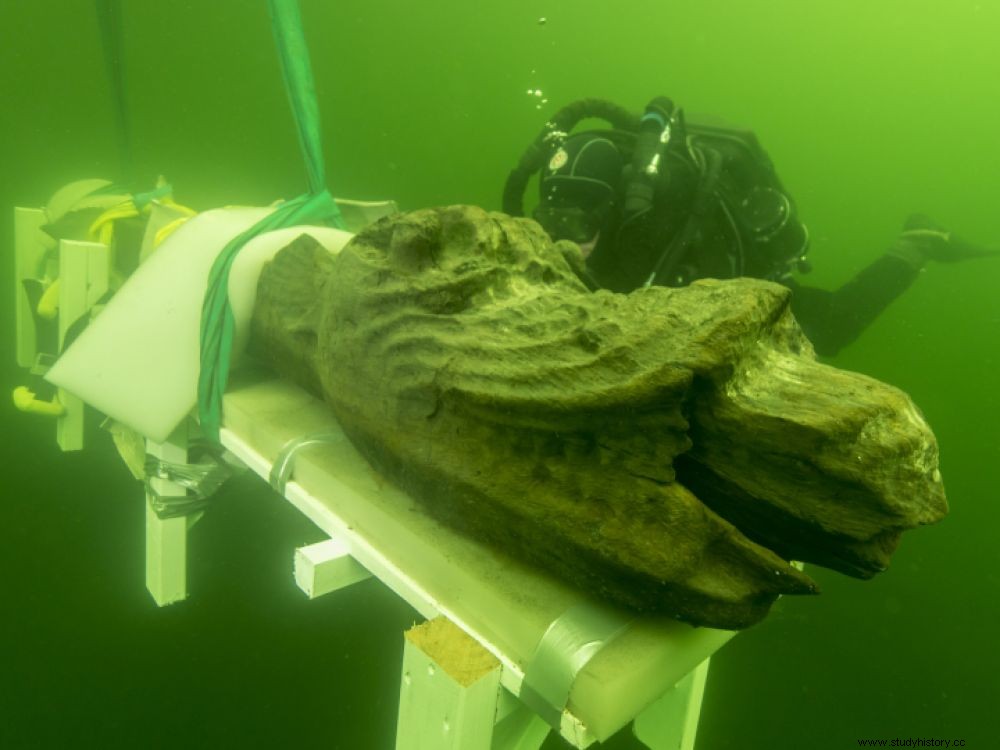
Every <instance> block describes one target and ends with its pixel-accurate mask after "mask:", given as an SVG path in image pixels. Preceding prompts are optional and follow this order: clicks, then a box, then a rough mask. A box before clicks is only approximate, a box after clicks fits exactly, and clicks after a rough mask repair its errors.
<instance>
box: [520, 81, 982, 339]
mask: <svg viewBox="0 0 1000 750" xmlns="http://www.w3.org/2000/svg"><path fill="white" fill-rule="evenodd" d="M587 118H599V119H602V120H605V121H607V122H608V123H610V124H611V126H612V128H611V129H608V130H587V131H583V132H579V133H573V134H571V131H572V130H573V128H574V127H575V126H576V125H577V124H578V123H579V122H580V121H582V120H584V119H587ZM536 172H537V173H540V202H539V205H538V207H537V209H535V211H534V213H533V217H534V219H535V220H536V221H538V223H539V224H541V225H542V227H543V228H544V229H545V231H546V232H547V233H548V234H549V236H551V237H552V239H553V240H570V241H572V242H575V243H577V244H578V245H579V246H580V249H581V251H582V253H583V257H584V258H585V259H586V267H585V268H581V269H579V272H580V274H581V277H582V278H583V280H584V281H585V282H586V283H587V284H588V285H589V286H590V287H591V289H599V288H603V289H609V290H612V291H616V292H630V291H632V290H634V289H638V288H641V287H644V286H650V285H654V284H655V285H662V286H684V285H686V284H689V283H690V282H692V281H694V280H696V279H701V278H716V279H728V278H734V277H738V276H751V277H755V278H760V279H767V280H770V281H775V282H778V283H780V284H783V285H785V286H787V287H789V288H790V289H791V290H792V292H793V294H792V298H791V305H792V312H793V313H794V315H795V317H796V319H797V320H798V322H799V324H800V325H801V326H802V329H803V331H804V332H805V333H806V335H807V336H808V337H809V339H810V340H811V341H812V342H813V345H814V347H815V349H816V351H817V353H819V354H823V355H828V356H829V355H833V354H836V353H837V352H838V351H839V350H840V349H842V348H843V347H844V346H846V345H847V344H849V343H851V342H852V341H854V340H855V339H856V338H857V337H858V336H859V335H860V334H861V332H862V331H863V330H864V329H865V328H866V327H867V326H869V325H870V324H871V323H872V322H873V321H874V320H875V318H876V317H877V316H878V315H879V314H880V313H881V312H882V311H883V310H884V309H885V308H886V307H887V306H888V305H889V304H890V303H891V302H892V301H893V300H894V299H895V298H896V297H898V296H899V295H900V294H901V293H902V292H904V291H905V290H906V289H907V288H908V287H909V286H910V285H911V284H912V283H913V281H914V280H915V279H916V277H917V275H918V274H919V272H920V270H921V269H922V268H923V266H924V265H925V263H927V262H928V261H937V262H944V263H949V262H957V261H960V260H965V259H967V258H974V257H983V256H988V255H997V254H1000V250H995V249H991V248H986V247H982V246H979V245H975V244H972V243H969V242H966V241H965V240H963V239H961V238H959V237H957V236H955V235H954V234H952V233H950V232H948V231H946V230H945V229H944V228H943V227H941V226H940V225H938V224H937V223H936V222H934V221H933V220H932V219H930V218H929V217H927V216H925V215H922V214H914V215H912V216H910V217H909V218H908V219H907V221H906V223H905V224H904V227H903V231H902V232H901V234H900V235H899V236H898V238H897V239H896V241H895V242H894V243H893V244H892V246H891V247H890V248H889V249H888V250H887V251H886V252H885V253H884V254H883V255H882V256H881V257H880V258H878V259H877V260H876V261H874V262H873V263H872V264H871V265H869V266H868V267H867V268H865V269H863V270H862V271H861V272H860V273H858V274H857V275H856V276H855V277H854V278H853V279H851V280H850V281H848V282H847V283H846V284H844V285H843V286H842V287H841V288H840V289H837V290H836V291H827V290H823V289H818V288H814V287H809V286H805V285H803V284H801V283H799V281H798V280H797V279H796V278H794V277H793V275H792V274H793V273H794V272H796V271H797V272H799V273H808V271H809V269H810V266H809V262H808V260H807V259H806V252H807V250H808V247H809V234H808V231H807V230H806V227H805V225H804V224H803V223H802V222H801V221H800V220H799V218H798V216H797V213H796V209H795V203H794V201H793V200H792V197H791V196H790V195H789V194H788V192H787V191H786V190H785V189H784V188H783V187H782V185H781V182H780V181H779V179H778V176H777V174H776V172H775V170H774V166H773V165H772V163H771V160H770V158H769V157H768V155H767V153H766V152H765V151H764V149H763V148H762V147H761V145H760V143H759V142H758V141H757V138H756V136H754V134H753V133H752V132H750V131H747V130H741V129H738V128H733V127H730V126H726V125H724V124H720V123H717V122H712V121H708V120H705V119H703V118H699V119H697V120H696V119H694V118H692V119H690V120H688V119H686V118H685V116H684V111H683V110H682V109H680V108H678V107H675V106H674V104H673V102H671V101H670V100H669V99H667V98H666V97H657V98H655V99H653V100H652V101H651V102H650V103H649V105H648V106H647V107H646V110H645V112H644V113H643V114H642V116H641V117H636V116H635V115H634V114H632V113H630V112H628V111H627V110H625V109H623V108H622V107H619V106H618V105H616V104H613V103H612V102H608V101H606V100H602V99H584V100H580V101H578V102H574V103H572V104H570V105H568V106H566V107H564V108H563V109H561V110H559V112H557V113H556V114H555V116H553V117H552V119H551V120H550V121H549V122H547V123H546V124H545V127H544V128H543V130H542V132H541V133H540V134H539V135H538V136H537V137H536V139H535V140H534V142H533V143H532V144H531V146H529V148H528V149H527V150H526V151H525V153H524V154H523V155H522V156H521V159H520V161H519V163H518V165H517V167H516V168H515V169H514V170H513V171H512V172H511V174H510V176H509V177H508V178H507V182H506V184H505V186H504V194H503V210H504V212H505V213H508V214H511V215H513V216H523V215H524V209H523V198H524V192H525V188H526V186H527V184H528V182H529V180H530V179H531V177H532V176H533V175H534V174H535V173H536Z"/></svg>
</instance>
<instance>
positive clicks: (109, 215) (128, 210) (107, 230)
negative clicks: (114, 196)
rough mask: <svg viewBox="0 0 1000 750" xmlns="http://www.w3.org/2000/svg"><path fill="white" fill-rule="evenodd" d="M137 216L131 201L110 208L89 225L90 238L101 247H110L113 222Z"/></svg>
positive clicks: (136, 210) (113, 234) (113, 231)
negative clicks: (101, 245)
mask: <svg viewBox="0 0 1000 750" xmlns="http://www.w3.org/2000/svg"><path fill="white" fill-rule="evenodd" d="M138 215H139V209H137V208H136V207H135V203H133V202H132V200H131V199H129V200H127V201H123V202H122V203H119V204H118V205H117V206H112V207H111V208H109V209H108V210H107V211H105V212H104V213H103V214H101V215H100V216H98V217H97V219H96V220H95V221H94V223H93V224H91V225H90V232H89V233H90V236H91V237H92V238H93V239H94V240H95V241H97V242H100V243H101V244H103V245H108V246H110V245H111V240H112V239H114V236H115V222H116V221H118V220H119V219H131V218H132V217H134V216H138Z"/></svg>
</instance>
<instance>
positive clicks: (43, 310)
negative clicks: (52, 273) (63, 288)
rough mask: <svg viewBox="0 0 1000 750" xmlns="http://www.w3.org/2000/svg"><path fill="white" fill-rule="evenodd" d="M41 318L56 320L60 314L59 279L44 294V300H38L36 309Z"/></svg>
mask: <svg viewBox="0 0 1000 750" xmlns="http://www.w3.org/2000/svg"><path fill="white" fill-rule="evenodd" d="M36 311H37V312H38V315H39V317H42V318H45V319H46V320H54V319H55V317H56V315H58V314H59V279H56V280H55V281H53V282H52V283H51V284H49V286H48V288H47V289H46V290H45V291H44V292H43V293H42V298H41V299H40V300H38V307H37V308H36Z"/></svg>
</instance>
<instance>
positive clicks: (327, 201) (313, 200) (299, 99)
mask: <svg viewBox="0 0 1000 750" xmlns="http://www.w3.org/2000/svg"><path fill="white" fill-rule="evenodd" d="M267 8H268V13H269V14H270V17H271V25H272V29H273V31H274V38H275V42H276V44H277V47H278V57H279V59H280V60H281V69H282V73H283V75H284V80H285V89H286V90H287V92H288V98H289V100H290V102H291V105H292V114H293V115H294V117H295V123H296V126H297V128H298V134H299V145H300V147H301V148H302V155H303V157H304V158H305V161H306V171H307V174H308V180H309V192H308V193H306V194H304V195H301V196H299V197H298V198H295V199H293V200H289V201H284V202H283V203H281V204H279V205H278V206H277V207H276V208H275V209H274V211H272V212H271V213H270V214H268V215H267V216H266V217H265V218H264V219H262V220H261V221H260V222H258V223H257V224H255V225H254V226H253V227H251V228H250V229H248V230H247V231H245V232H243V233H242V234H240V235H239V236H238V237H236V238H235V239H233V240H232V241H230V242H229V244H228V245H226V246H225V247H224V248H223V250H222V252H221V253H219V256H218V257H217V258H216V260H215V263H214V265H213V266H212V270H211V272H210V273H209V277H208V290H207V291H206V293H205V301H204V303H203V305H202V310H201V370H200V372H199V373H198V416H199V419H200V421H201V427H202V432H203V434H204V435H205V437H207V438H209V439H210V440H214V441H218V439H219V428H220V426H221V424H222V395H223V393H224V392H225V390H226V382H227V380H228V378H229V365H230V362H229V358H230V351H231V349H232V342H233V334H234V331H235V322H234V319H233V311H232V308H231V307H230V305H229V271H230V269H231V268H232V265H233V261H234V260H235V259H236V256H237V255H238V254H239V252H240V250H242V249H243V246H244V245H245V244H246V243H247V242H249V241H250V240H251V239H253V238H254V237H256V236H257V235H259V234H262V233H264V232H269V231H272V230H274V229H280V228H281V227H288V226H294V225H296V224H325V225H328V226H334V227H337V228H343V220H342V218H341V216H340V210H339V209H338V208H337V204H336V203H334V201H333V197H332V196H331V195H330V193H329V192H328V191H327V189H326V170H325V167H324V164H323V152H322V147H321V142H320V124H319V107H318V106H317V104H316V89H315V86H314V84H313V76H312V69H311V67H310V65H309V54H308V50H307V49H306V42H305V36H304V34H303V33H302V19H301V16H300V14H299V7H298V2H297V0H268V4H267Z"/></svg>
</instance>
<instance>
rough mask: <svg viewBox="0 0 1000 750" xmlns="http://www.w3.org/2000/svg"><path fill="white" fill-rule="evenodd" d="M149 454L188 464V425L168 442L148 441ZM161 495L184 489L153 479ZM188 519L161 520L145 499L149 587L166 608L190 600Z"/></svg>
mask: <svg viewBox="0 0 1000 750" xmlns="http://www.w3.org/2000/svg"><path fill="white" fill-rule="evenodd" d="M146 452H147V453H149V454H150V455H152V456H155V457H156V458H160V459H163V460H164V461H171V462H174V463H184V462H185V461H187V422H184V423H183V424H181V426H180V427H178V428H177V430H176V431H175V432H174V434H173V435H171V436H170V439H169V440H168V441H167V442H165V443H154V442H152V441H150V440H147V441H146ZM150 484H151V486H152V488H153V489H154V490H156V491H157V492H158V493H160V495H163V496H171V497H179V496H181V495H184V494H185V490H184V488H183V487H181V486H179V485H177V484H175V483H173V482H169V481H167V480H165V479H157V478H154V479H151V480H150ZM189 525H190V523H189V520H188V518H187V517H184V516H181V517H179V518H160V517H159V516H157V515H156V511H154V510H153V506H152V505H151V504H150V498H149V496H148V495H147V497H146V588H147V589H148V590H149V593H150V594H152V596H153V600H154V601H155V602H156V604H157V606H159V607H165V606H166V605H168V604H173V603H174V602H179V601H183V600H184V599H186V598H187V531H188V528H189Z"/></svg>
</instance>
